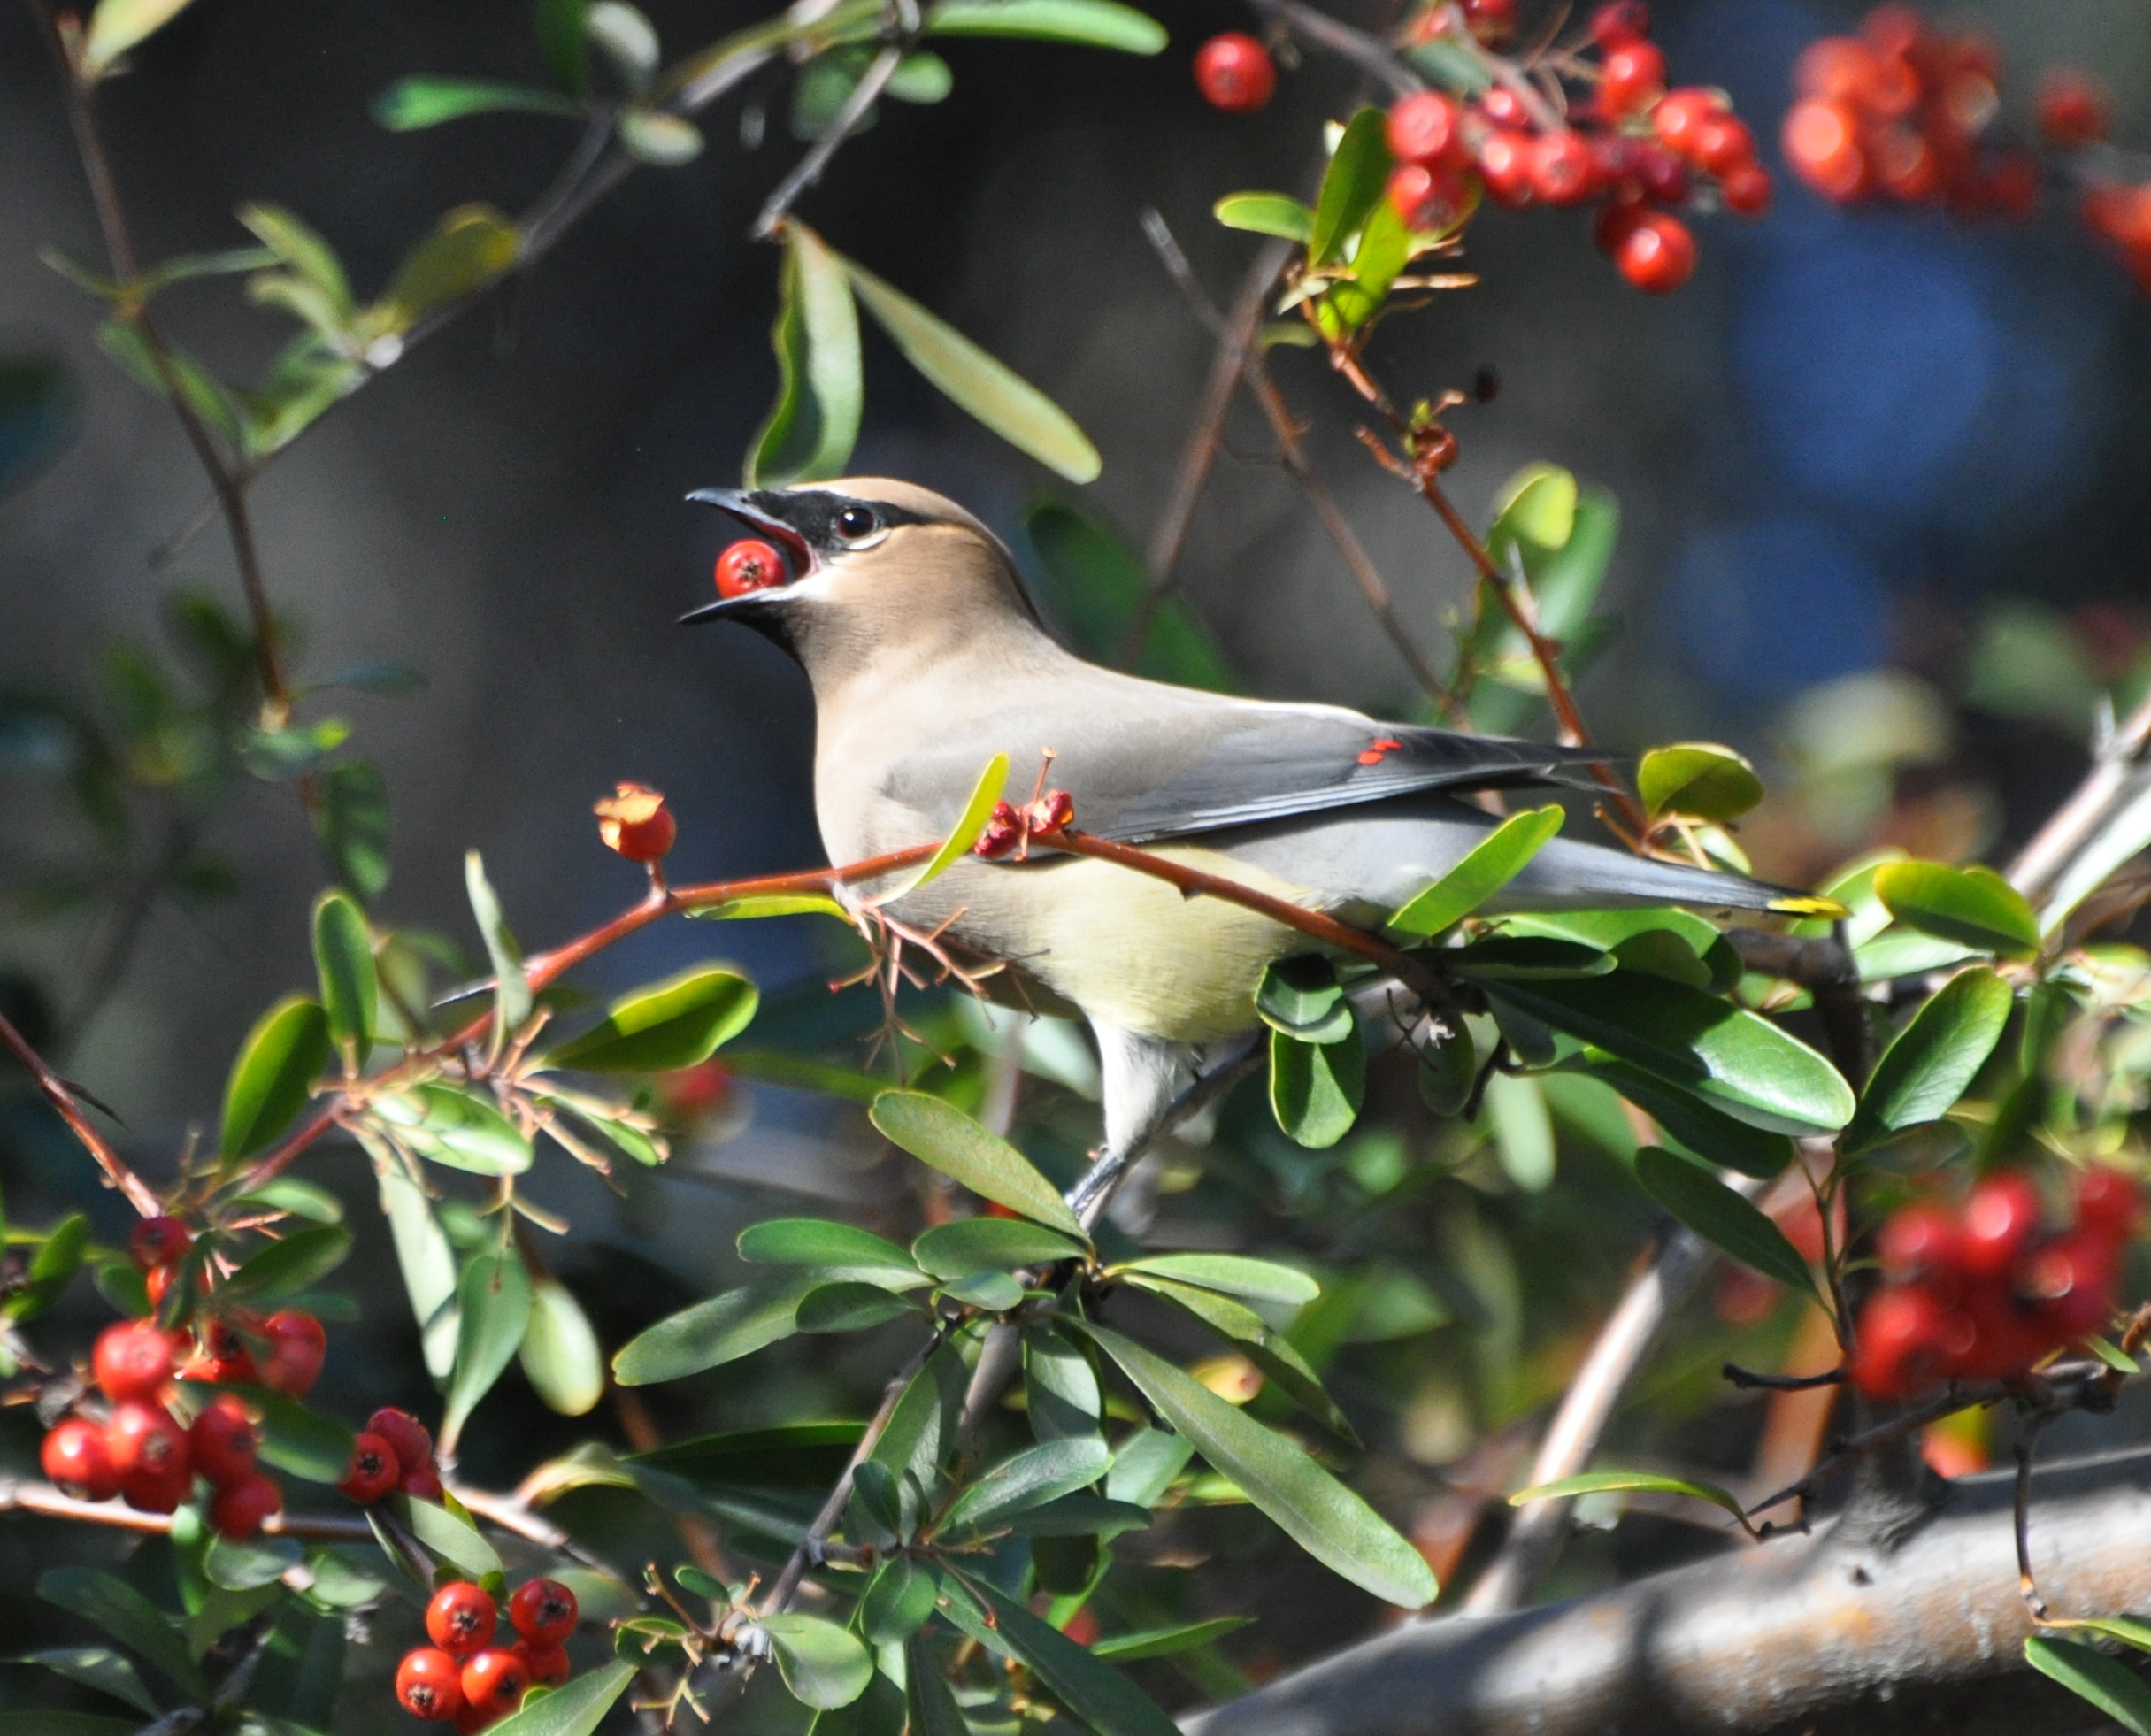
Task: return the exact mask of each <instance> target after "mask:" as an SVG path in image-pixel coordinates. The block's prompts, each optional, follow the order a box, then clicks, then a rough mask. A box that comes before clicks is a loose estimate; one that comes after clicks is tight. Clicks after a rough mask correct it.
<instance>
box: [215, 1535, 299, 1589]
mask: <svg viewBox="0 0 2151 1736" xmlns="http://www.w3.org/2000/svg"><path fill="white" fill-rule="evenodd" d="M298 1560H299V1546H298V1545H297V1544H296V1543H294V1542H293V1541H292V1540H290V1539H289V1538H288V1537H263V1538H257V1539H255V1540H252V1541H250V1542H245V1543H241V1542H235V1541H234V1540H232V1539H231V1538H228V1537H215V1536H212V1537H211V1539H210V1540H209V1548H208V1551H207V1552H206V1553H205V1554H204V1555H203V1557H202V1571H203V1572H204V1574H205V1575H206V1576H207V1577H208V1579H209V1582H210V1584H211V1585H212V1586H222V1587H223V1588H224V1589H225V1590H226V1591H253V1590H256V1589H257V1587H259V1586H273V1585H274V1584H275V1583H276V1582H277V1581H278V1580H279V1579H282V1578H283V1577H284V1575H285V1574H286V1573H288V1572H289V1571H291V1570H292V1569H293V1568H294V1567H296V1566H297V1565H298Z"/></svg>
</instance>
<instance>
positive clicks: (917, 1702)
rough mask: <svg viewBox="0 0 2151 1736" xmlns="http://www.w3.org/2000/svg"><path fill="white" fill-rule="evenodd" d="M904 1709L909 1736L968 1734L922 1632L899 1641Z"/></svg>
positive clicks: (961, 1710)
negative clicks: (902, 1663) (902, 1668)
mask: <svg viewBox="0 0 2151 1736" xmlns="http://www.w3.org/2000/svg"><path fill="white" fill-rule="evenodd" d="M903 1661H904V1671H903V1675H904V1689H903V1699H904V1709H905V1713H906V1715H907V1718H908V1720H909V1724H910V1736H971V1726H970V1725H969V1724H966V1723H965V1722H964V1711H963V1709H962V1708H961V1707H960V1706H958V1705H957V1704H956V1695H955V1694H953V1693H952V1692H950V1690H949V1681H948V1678H946V1677H944V1676H943V1675H942V1674H941V1660H940V1659H939V1658H937V1657H935V1656H934V1655H933V1648H932V1647H931V1646H929V1645H927V1643H926V1635H924V1634H923V1633H914V1634H913V1635H912V1636H911V1637H910V1639H909V1640H905V1641H904V1642H903Z"/></svg>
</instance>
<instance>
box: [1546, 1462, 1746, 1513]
mask: <svg viewBox="0 0 2151 1736" xmlns="http://www.w3.org/2000/svg"><path fill="white" fill-rule="evenodd" d="M1631 1493H1632V1494H1677V1495H1687V1496H1690V1497H1692V1498H1693V1499H1694V1500H1696V1501H1707V1502H1709V1503H1710V1504H1711V1505H1712V1506H1713V1507H1722V1508H1724V1509H1725V1511H1727V1512H1728V1513H1730V1514H1732V1517H1734V1518H1736V1519H1738V1520H1740V1524H1741V1525H1742V1526H1743V1527H1745V1526H1746V1525H1747V1524H1748V1518H1747V1510H1746V1509H1744V1508H1743V1507H1742V1506H1741V1505H1740V1497H1739V1496H1738V1495H1736V1494H1732V1492H1731V1491H1730V1490H1727V1489H1721V1488H1719V1487H1718V1486H1717V1484H1715V1483H1697V1482H1691V1481H1689V1480H1688V1479H1686V1478H1680V1477H1661V1476H1658V1475H1657V1474H1656V1472H1653V1471H1585V1472H1584V1473H1583V1474H1582V1475H1580V1476H1577V1477H1563V1478H1562V1479H1560V1481H1558V1482H1555V1483H1540V1484H1537V1485H1535V1486H1533V1487H1531V1488H1528V1489H1518V1490H1517V1492H1516V1493H1515V1494H1512V1495H1510V1497H1509V1504H1510V1506H1511V1507H1525V1506H1528V1505H1529V1504H1530V1503H1531V1502H1534V1501H1568V1500H1571V1499H1573V1498H1574V1497H1575V1496H1577V1495H1587V1494H1631Z"/></svg>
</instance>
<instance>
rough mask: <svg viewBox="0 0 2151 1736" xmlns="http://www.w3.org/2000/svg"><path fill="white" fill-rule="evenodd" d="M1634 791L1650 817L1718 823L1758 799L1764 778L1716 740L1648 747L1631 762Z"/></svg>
mask: <svg viewBox="0 0 2151 1736" xmlns="http://www.w3.org/2000/svg"><path fill="white" fill-rule="evenodd" d="M1636 791H1637V793H1638V794H1639V795H1641V796H1642V798H1643V806H1644V808H1645V810H1647V811H1648V813H1649V815H1650V817H1651V818H1653V819H1656V818H1659V817H1660V816H1661V815H1663V814H1679V815H1682V816H1684V817H1686V818H1689V819H1700V820H1715V821H1717V822H1718V823H1719V824H1721V825H1722V824H1723V823H1724V822H1725V821H1726V820H1733V819H1738V818H1740V816H1741V815H1742V814H1744V813H1746V812H1747V811H1748V810H1749V809H1750V808H1752V807H1754V806H1755V804H1756V803H1758V802H1760V801H1762V800H1763V780H1762V779H1760V778H1758V777H1757V776H1755V767H1754V766H1752V765H1750V764H1748V760H1747V757H1745V756H1744V755H1741V754H1737V753H1735V752H1734V751H1733V750H1732V749H1731V748H1722V747H1720V746H1718V745H1717V743H1716V742H1715V741H1683V742H1680V743H1679V744H1678V745H1677V746H1674V747H1671V748H1653V749H1651V750H1650V751H1649V752H1648V753H1647V754H1645V755H1644V756H1643V759H1642V763H1641V764H1639V765H1638V766H1637V767H1636Z"/></svg>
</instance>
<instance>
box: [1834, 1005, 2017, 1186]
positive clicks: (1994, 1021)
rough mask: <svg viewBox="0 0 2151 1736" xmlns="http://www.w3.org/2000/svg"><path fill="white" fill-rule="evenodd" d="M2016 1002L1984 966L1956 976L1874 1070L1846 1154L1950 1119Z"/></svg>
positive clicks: (1849, 1134) (1849, 1132) (1848, 1131)
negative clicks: (1907, 1130) (1925, 1124)
mask: <svg viewBox="0 0 2151 1736" xmlns="http://www.w3.org/2000/svg"><path fill="white" fill-rule="evenodd" d="M2015 1004H2016V996H2015V994H2014V992H2013V991H2012V990H2011V989H2010V987H2009V984H2008V983H2006V982H2004V981H2003V980H2002V979H2001V978H2000V977H1998V976H1996V975H1995V974H1994V972H1992V971H1990V970H1986V969H1985V968H1980V969H1976V970H1970V971H1965V972H1961V973H1959V974H1958V975H1956V976H1955V977H1952V978H1951V979H1949V980H1948V981H1947V983H1945V984H1943V985H1942V987H1941V988H1940V990H1939V991H1938V992H1937V993H1936V994H1935V995H1933V997H1932V999H1930V1000H1929V1001H1928V1002H1927V1003H1926V1005H1924V1007H1922V1008H1920V1010H1918V1011H1917V1013H1916V1014H1914V1015H1913V1018H1912V1022H1911V1023H1910V1024H1909V1025H1906V1026H1905V1028H1904V1029H1903V1030H1902V1031H1901V1032H1899V1033H1897V1035H1896V1037H1895V1038H1894V1039H1893V1040H1892V1041H1891V1043H1890V1046H1889V1048H1888V1049H1886V1050H1885V1051H1884V1052H1883V1056H1882V1059H1881V1060H1880V1061H1879V1062H1878V1063H1877V1064H1876V1066H1875V1071H1874V1073H1873V1075H1872V1076H1871V1078H1870V1079H1868V1081H1867V1088H1866V1090H1864V1091H1863V1092H1862V1093H1861V1094H1860V1107H1859V1110H1858V1111H1857V1112H1856V1113H1855V1115H1854V1116H1853V1118H1852V1125H1850V1126H1849V1127H1848V1128H1847V1129H1846V1130H1845V1138H1844V1142H1843V1147H1842V1148H1843V1150H1844V1151H1845V1152H1846V1153H1847V1155H1848V1156H1849V1155H1850V1154H1852V1153H1854V1152H1858V1151H1864V1150H1866V1149H1867V1148H1870V1147H1871V1146H1874V1145H1878V1144H1879V1143H1880V1142H1881V1141H1883V1140H1885V1139H1886V1138H1887V1137H1888V1136H1889V1135H1890V1134H1892V1133H1896V1132H1898V1131H1899V1130H1901V1129H1902V1128H1906V1127H1912V1126H1917V1125H1919V1124H1920V1123H1921V1122H1924V1121H1934V1120H1938V1119H1940V1118H1941V1117H1942V1116H1943V1115H1945V1114H1947V1112H1948V1110H1949V1109H1950V1106H1951V1105H1952V1104H1954V1103H1955V1102H1956V1100H1957V1099H1958V1098H1959V1097H1961V1096H1963V1095H1964V1092H1965V1089H1966V1088H1967V1087H1969V1086H1970V1084H1971V1082H1972V1079H1974V1077H1976V1076H1977V1074H1978V1071H1979V1069H1980V1068H1981V1067H1983V1066H1984V1065H1986V1057H1987V1056H1990V1055H1992V1054H1993V1053H1994V1045H1995V1044H1997V1043H1999V1042H2000V1041H2001V1033H2002V1031H2003V1029H2004V1028H2005V1027H2006V1026H2007V1025H2008V1024H2009V1011H2010V1009H2011V1008H2012V1007H2013V1006H2014V1005H2015Z"/></svg>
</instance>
